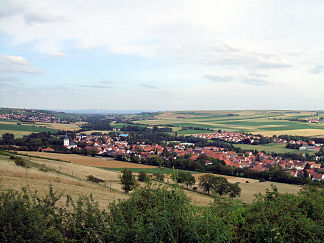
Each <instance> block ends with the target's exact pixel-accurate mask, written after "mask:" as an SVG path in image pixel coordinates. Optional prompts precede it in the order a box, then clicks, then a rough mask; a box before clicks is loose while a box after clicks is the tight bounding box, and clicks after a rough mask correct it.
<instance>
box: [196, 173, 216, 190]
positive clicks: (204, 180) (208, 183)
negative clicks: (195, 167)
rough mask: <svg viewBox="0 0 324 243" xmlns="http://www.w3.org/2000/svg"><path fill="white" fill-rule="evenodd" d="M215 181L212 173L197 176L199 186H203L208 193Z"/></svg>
mask: <svg viewBox="0 0 324 243" xmlns="http://www.w3.org/2000/svg"><path fill="white" fill-rule="evenodd" d="M214 182H215V176H213V175H209V174H206V175H202V176H200V177H199V186H201V187H202V188H203V190H204V191H205V192H207V193H208V194H209V192H210V190H211V189H212V188H213V185H214Z"/></svg>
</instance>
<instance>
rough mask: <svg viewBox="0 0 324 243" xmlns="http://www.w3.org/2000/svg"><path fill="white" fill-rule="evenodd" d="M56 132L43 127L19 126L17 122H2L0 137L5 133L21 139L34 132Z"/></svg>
mask: <svg viewBox="0 0 324 243" xmlns="http://www.w3.org/2000/svg"><path fill="white" fill-rule="evenodd" d="M48 131H50V132H56V131H57V129H52V128H47V127H41V126H36V125H35V124H33V125H30V124H28V125H26V124H21V125H18V124H17V123H16V122H4V121H0V135H2V134H4V133H12V134H14V135H15V137H17V138H19V137H22V136H24V135H28V134H31V133H33V132H48Z"/></svg>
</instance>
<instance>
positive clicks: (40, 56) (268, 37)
mask: <svg viewBox="0 0 324 243" xmlns="http://www.w3.org/2000/svg"><path fill="white" fill-rule="evenodd" d="M323 13H324V1H323V0H262V1H260V0H244V1H242V0H226V1H225V0H210V1H209V0H199V1H193V0H177V1H174V0H170V1H169V0H162V1H159V0H118V1H115V0H114V1H110V0H68V1H66V0H64V1H63V0H46V1H41V0H1V4H0V107H16V108H35V109H51V110H78V109H106V110H238V109H241V110H246V109H261V110H262V109H268V110H270V109H295V110H320V109H324V14H323Z"/></svg>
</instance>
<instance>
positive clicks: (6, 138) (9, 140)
mask: <svg viewBox="0 0 324 243" xmlns="http://www.w3.org/2000/svg"><path fill="white" fill-rule="evenodd" d="M14 143H15V136H14V135H13V134H12V133H5V134H2V144H4V145H13V144H14Z"/></svg>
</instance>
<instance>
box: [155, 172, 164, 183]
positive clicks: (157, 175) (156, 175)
mask: <svg viewBox="0 0 324 243" xmlns="http://www.w3.org/2000/svg"><path fill="white" fill-rule="evenodd" d="M153 175H154V176H155V179H156V180H158V181H162V182H163V181H164V174H162V173H161V172H156V173H154V174H153Z"/></svg>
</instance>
